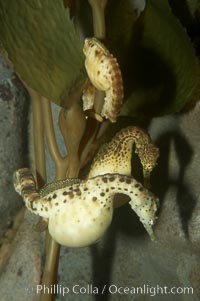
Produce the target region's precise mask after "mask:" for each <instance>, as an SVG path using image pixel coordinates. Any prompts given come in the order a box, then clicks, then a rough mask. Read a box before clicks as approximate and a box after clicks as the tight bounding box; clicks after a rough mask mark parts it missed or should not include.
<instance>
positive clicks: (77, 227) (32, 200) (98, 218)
mask: <svg viewBox="0 0 200 301" xmlns="http://www.w3.org/2000/svg"><path fill="white" fill-rule="evenodd" d="M13 183H14V187H15V189H16V191H17V192H18V193H19V194H20V195H21V196H22V197H23V199H24V201H25V204H26V206H27V208H28V209H29V210H30V211H32V212H33V213H35V214H38V215H40V216H42V217H44V218H48V219H49V225H48V227H49V232H50V234H51V236H52V237H53V238H54V239H55V240H56V241H57V242H58V243H60V244H61V245H65V246H68V247H83V246H88V245H90V244H93V243H95V242H96V241H98V240H99V239H100V238H101V237H102V235H103V234H104V232H105V231H106V229H107V228H108V226H109V225H110V223H111V220H112V214H113V199H114V196H115V194H116V193H124V194H126V195H127V196H129V197H130V205H131V207H132V209H133V210H134V211H135V212H136V214H137V215H138V216H139V218H140V221H141V222H142V223H143V225H144V227H145V228H146V230H147V232H148V233H149V235H150V237H151V238H152V239H153V238H154V234H153V231H152V226H153V224H154V222H155V220H156V210H157V198H156V197H155V196H154V195H153V194H152V193H151V192H149V191H148V190H147V189H145V188H144V187H143V186H142V185H141V184H140V183H138V182H137V181H136V180H135V179H134V178H132V177H128V176H126V175H120V174H104V175H99V176H96V177H93V178H90V179H88V180H77V179H70V180H62V181H57V182H54V183H52V184H48V185H47V186H46V187H45V188H43V189H42V190H41V191H39V192H38V191H37V190H36V185H35V180H34V178H33V175H32V174H31V172H30V170H28V169H27V168H23V169H20V170H18V171H16V172H15V173H14V177H13Z"/></svg>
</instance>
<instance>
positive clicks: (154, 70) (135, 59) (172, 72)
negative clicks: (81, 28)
mask: <svg viewBox="0 0 200 301" xmlns="http://www.w3.org/2000/svg"><path fill="white" fill-rule="evenodd" d="M129 2H131V1H129ZM113 18H114V16H113ZM129 26H131V25H129ZM127 32H128V35H129V38H127V40H126V41H129V43H122V45H123V46H124V48H123V47H122V46H120V47H121V51H123V52H124V58H125V59H124V60H122V72H123V78H124V86H125V95H126V99H125V104H124V107H123V110H122V114H123V115H129V116H136V115H140V116H141V115H144V116H155V115H162V114H169V113H174V112H179V111H180V110H181V109H182V108H183V107H184V106H185V104H186V103H187V102H189V101H190V99H191V98H192V97H193V93H194V91H195V89H196V87H197V59H196V57H195V52H194V49H193V46H192V44H191V42H190V39H189V37H188V35H187V33H186V30H185V29H184V28H183V27H182V25H181V24H180V22H179V20H178V19H176V17H175V16H174V15H173V14H172V12H171V9H170V7H169V5H168V1H167V0H162V1H157V0H148V1H147V4H146V8H145V11H144V13H143V15H142V16H141V17H140V18H139V19H138V20H137V21H136V22H134V21H133V23H132V37H131V39H130V29H129V30H127ZM113 33H115V31H114V30H113ZM109 35H110V36H109V37H110V40H111V41H112V39H113V46H115V47H116V45H117V43H118V44H119V45H121V44H120V43H121V41H120V40H118V41H117V40H116V39H117V36H116V35H113V36H112V28H110V30H109ZM124 35H126V32H124ZM123 41H125V38H124V39H123ZM125 44H126V45H125ZM120 57H122V55H121V54H119V58H120Z"/></svg>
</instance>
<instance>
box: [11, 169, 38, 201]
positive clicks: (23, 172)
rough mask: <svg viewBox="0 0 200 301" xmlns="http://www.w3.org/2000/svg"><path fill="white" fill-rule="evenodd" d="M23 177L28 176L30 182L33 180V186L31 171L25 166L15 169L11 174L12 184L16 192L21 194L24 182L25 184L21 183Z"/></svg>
mask: <svg viewBox="0 0 200 301" xmlns="http://www.w3.org/2000/svg"><path fill="white" fill-rule="evenodd" d="M24 178H26V179H27V178H28V179H29V180H30V181H31V183H32V182H33V183H32V184H33V186H35V181H34V179H33V176H32V173H31V171H30V170H29V169H28V168H26V167H25V168H21V169H18V170H17V171H15V172H14V174H13V184H14V188H15V190H16V192H18V193H19V194H20V195H21V196H23V189H24V186H26V182H25V185H24V184H23V182H24ZM35 188H36V187H35Z"/></svg>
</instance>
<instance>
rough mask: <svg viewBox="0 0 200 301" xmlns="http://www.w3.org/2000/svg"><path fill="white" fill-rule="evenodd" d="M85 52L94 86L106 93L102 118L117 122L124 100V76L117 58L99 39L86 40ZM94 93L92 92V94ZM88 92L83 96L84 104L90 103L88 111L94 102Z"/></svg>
mask: <svg viewBox="0 0 200 301" xmlns="http://www.w3.org/2000/svg"><path fill="white" fill-rule="evenodd" d="M83 52H84V54H85V57H86V59H85V67H86V70H87V73H88V77H89V79H90V81H91V83H92V85H93V86H94V87H95V88H96V89H98V90H101V91H105V94H106V96H105V103H104V105H103V109H102V112H101V116H103V117H105V118H108V119H109V120H110V121H112V122H115V121H116V117H117V116H118V114H119V112H120V109H121V107H122V100H123V82H122V75H121V71H120V68H119V65H118V63H117V60H116V58H114V57H113V55H112V54H111V53H110V52H109V51H108V49H106V47H105V46H104V45H103V44H102V43H101V42H100V41H98V40H97V39H95V38H91V39H86V40H85V44H84V48H83ZM88 89H89V90H90V95H92V96H91V97H92V98H94V91H93V89H92V88H91V87H90V86H88ZM91 91H92V92H91ZM86 94H87V92H85V96H83V100H84V102H89V104H90V105H89V106H90V107H87V105H85V106H86V108H87V109H89V108H91V105H92V104H93V102H94V100H92V101H91V99H89V100H88V99H87V97H88V96H87V97H86Z"/></svg>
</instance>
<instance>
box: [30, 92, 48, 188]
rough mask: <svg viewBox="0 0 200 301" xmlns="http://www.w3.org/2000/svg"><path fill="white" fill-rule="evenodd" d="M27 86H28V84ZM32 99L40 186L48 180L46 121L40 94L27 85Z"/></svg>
mask: <svg viewBox="0 0 200 301" xmlns="http://www.w3.org/2000/svg"><path fill="white" fill-rule="evenodd" d="M26 87H27V86H26ZM27 89H28V91H29V94H30V96H31V99H32V112H33V137H34V157H35V168H36V176H37V185H38V188H40V187H41V186H43V185H44V183H45V182H46V160H45V144H44V123H43V114H42V107H41V98H40V95H39V94H38V93H37V92H36V91H34V90H33V89H31V88H29V87H27Z"/></svg>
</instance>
